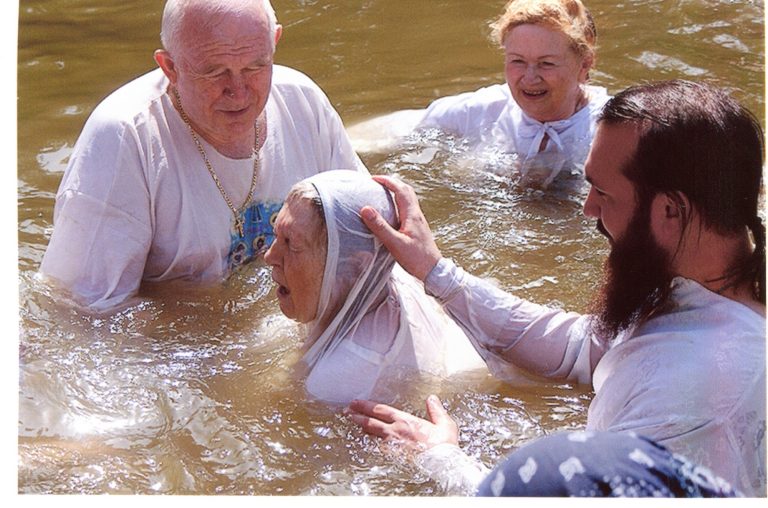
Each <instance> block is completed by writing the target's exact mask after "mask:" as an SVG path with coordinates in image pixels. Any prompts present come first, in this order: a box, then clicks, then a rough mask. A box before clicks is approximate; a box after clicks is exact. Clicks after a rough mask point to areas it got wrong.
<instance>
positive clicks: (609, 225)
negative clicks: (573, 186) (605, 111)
mask: <svg viewBox="0 0 768 508" xmlns="http://www.w3.org/2000/svg"><path fill="white" fill-rule="evenodd" d="M638 139H639V133H638V130H637V127H636V126H635V125H634V124H620V125H606V124H599V126H598V128H597V131H596V133H595V138H594V140H593V142H592V149H591V151H590V152H589V157H588V158H587V162H586V164H585V166H584V173H585V175H586V179H587V181H588V182H589V184H590V186H591V187H590V189H589V194H588V195H587V200H586V201H585V202H584V215H586V216H587V217H591V218H593V219H597V221H598V222H597V223H598V229H600V230H601V232H602V233H603V234H605V235H606V236H607V237H608V240H609V241H610V242H611V243H612V244H613V243H614V242H615V241H616V240H619V239H620V238H621V237H622V235H623V234H624V231H625V230H626V228H627V226H628V225H629V222H630V221H631V220H632V216H633V214H634V211H635V201H636V197H635V190H634V186H633V185H632V182H630V181H629V179H628V178H627V177H626V176H624V174H623V172H622V169H623V168H624V166H625V165H626V164H627V163H628V162H629V161H630V159H631V158H632V156H633V154H634V153H635V150H636V149H637V142H638Z"/></svg>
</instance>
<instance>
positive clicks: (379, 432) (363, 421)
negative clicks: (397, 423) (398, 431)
mask: <svg viewBox="0 0 768 508" xmlns="http://www.w3.org/2000/svg"><path fill="white" fill-rule="evenodd" d="M347 417H348V418H349V419H350V420H352V422H354V423H356V424H357V425H359V426H360V427H361V428H362V429H363V431H364V432H365V433H366V434H372V435H374V436H377V437H381V438H387V437H390V432H389V428H390V426H391V424H389V423H384V422H382V421H381V420H378V419H376V418H371V417H370V416H366V415H364V414H360V413H352V412H347Z"/></svg>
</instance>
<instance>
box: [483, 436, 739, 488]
mask: <svg viewBox="0 0 768 508" xmlns="http://www.w3.org/2000/svg"><path fill="white" fill-rule="evenodd" d="M477 495H478V496H526V497H534V496H547V497H555V496H564V497H736V496H739V493H738V492H735V491H734V490H733V488H732V487H731V485H730V484H729V483H728V482H726V481H725V480H723V479H721V478H718V477H717V476H715V475H714V474H712V472H710V471H709V470H708V469H707V468H704V467H701V466H696V465H694V464H691V463H690V462H689V461H688V460H686V459H685V458H684V457H682V456H680V455H677V454H673V453H671V452H670V451H668V450H667V449H666V448H664V447H663V446H660V445H658V444H656V443H654V442H653V441H650V440H648V439H646V438H643V437H640V436H637V435H634V434H632V433H626V434H624V433H612V432H590V431H584V432H567V433H561V434H555V435H552V436H547V437H545V438H542V439H539V440H536V441H534V442H532V443H530V444H528V445H526V446H523V447H522V448H520V449H519V450H517V451H515V452H514V453H512V454H511V455H510V456H508V457H507V459H506V460H504V461H503V462H502V463H501V464H499V465H498V466H497V467H496V468H495V469H494V470H493V471H492V472H491V474H489V475H488V476H487V477H486V478H485V480H483V482H482V483H481V484H480V487H479V489H478V492H477Z"/></svg>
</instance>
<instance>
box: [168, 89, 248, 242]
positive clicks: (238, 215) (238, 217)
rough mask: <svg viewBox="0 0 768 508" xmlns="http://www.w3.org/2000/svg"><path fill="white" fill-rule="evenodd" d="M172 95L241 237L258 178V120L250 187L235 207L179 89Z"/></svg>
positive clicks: (174, 90)
mask: <svg viewBox="0 0 768 508" xmlns="http://www.w3.org/2000/svg"><path fill="white" fill-rule="evenodd" d="M173 95H174V97H175V98H176V104H178V106H179V114H181V119H182V120H184V123H185V124H187V127H188V128H189V133H190V134H191V135H192V139H193V140H194V142H195V145H197V151H198V152H200V155H201V156H202V157H203V162H205V167H206V169H208V173H210V175H211V177H212V178H213V182H214V183H215V184H216V187H217V188H218V189H219V192H220V193H221V196H222V197H223V198H224V201H226V203H227V206H228V207H229V209H230V210H232V215H233V216H234V217H235V228H236V229H237V233H238V234H239V235H240V238H242V237H243V216H242V214H243V210H244V209H245V207H246V206H248V203H250V202H251V198H253V192H254V191H255V190H256V180H257V179H258V173H259V152H258V150H257V149H256V148H255V147H256V146H258V144H259V121H258V119H256V124H255V126H254V127H255V129H256V142H255V143H254V149H253V177H251V188H250V189H249V190H248V196H246V198H245V201H244V202H243V205H242V206H241V207H240V208H235V205H233V204H232V200H231V199H229V195H228V194H227V193H226V191H225V190H224V186H222V185H221V182H220V181H219V177H218V176H217V175H216V172H215V171H214V170H213V166H211V161H209V160H208V156H207V155H206V153H205V150H204V149H203V145H202V143H200V139H198V137H197V133H196V132H195V129H193V128H192V124H191V123H190V121H189V117H188V116H187V112H186V111H184V108H183V107H182V106H181V97H180V96H179V91H178V90H177V89H176V88H174V89H173Z"/></svg>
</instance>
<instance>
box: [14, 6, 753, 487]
mask: <svg viewBox="0 0 768 508" xmlns="http://www.w3.org/2000/svg"><path fill="white" fill-rule="evenodd" d="M160 4H161V3H160V2H157V1H156V0H136V1H134V2H130V3H115V2H108V1H106V0H87V1H86V0H84V1H80V2H70V1H66V0H36V1H34V2H25V3H23V4H22V5H21V7H20V35H19V54H18V57H19V58H18V79H19V127H18V136H19V137H18V140H19V143H18V157H19V163H18V165H19V167H18V211H19V270H20V273H19V278H20V320H21V334H20V341H19V425H18V434H19V446H18V460H19V462H18V463H19V482H18V489H19V492H22V493H169V494H216V493H228V494H374V495H389V494H407V495H429V494H441V493H442V492H441V490H440V488H439V486H438V485H436V484H434V483H433V482H431V481H429V480H428V479H426V478H424V477H423V476H421V475H420V474H419V472H418V471H416V470H415V469H414V468H413V467H412V466H411V465H410V464H409V463H408V462H406V461H403V460H401V457H400V455H399V453H400V451H398V450H396V449H391V448H390V447H388V446H386V445H384V444H382V443H379V442H378V441H376V440H373V439H370V438H368V437H366V436H364V435H362V433H361V432H360V431H359V430H358V429H357V428H355V427H353V426H352V425H351V424H350V423H349V422H347V421H346V420H345V419H344V418H343V417H342V416H341V415H340V414H339V412H338V411H337V410H336V408H329V407H327V406H324V405H321V404H316V403H313V402H311V401H308V400H307V398H306V395H305V394H304V392H303V390H302V387H301V383H300V380H297V379H296V378H295V376H294V375H293V371H292V365H293V362H295V360H296V358H297V352H296V351H297V348H298V346H299V334H298V333H297V330H296V328H295V327H294V325H293V324H291V323H290V322H288V321H286V320H285V319H284V318H283V317H282V316H281V315H280V313H279V310H278V307H277V305H276V301H275V299H274V296H273V295H272V294H270V291H271V282H270V278H269V271H268V270H267V268H266V267H264V265H263V264H262V263H259V262H257V263H253V264H252V265H250V266H248V267H246V268H245V269H244V270H242V271H240V272H238V273H237V274H235V275H234V276H233V277H232V278H231V279H230V280H228V281H227V282H226V283H224V284H223V285H222V286H220V287H215V288H197V289H193V288H189V287H186V286H184V285H180V284H168V285H164V286H161V287H147V288H144V290H143V292H142V297H141V299H139V300H138V301H137V302H135V304H134V305H132V306H131V307H129V308H127V309H125V310H123V311H122V312H120V313H118V314H116V315H113V316H109V317H101V318H96V317H93V316H88V315H85V314H83V313H79V312H77V311H74V310H72V309H70V308H68V307H66V306H62V305H60V304H59V303H60V302H59V301H58V300H59V297H58V295H56V294H54V293H52V292H51V291H50V290H49V289H48V288H47V287H45V286H43V285H41V284H40V283H39V282H38V281H37V280H36V279H35V277H34V273H35V270H36V269H37V266H38V265H39V262H40V260H41V258H42V254H43V252H44V251H45V246H46V245H47V242H48V238H49V236H50V232H51V228H52V210H53V200H54V195H55V191H56V188H57V186H58V183H59V180H60V179H61V175H62V171H63V169H64V167H65V165H66V161H67V158H68V156H69V154H70V153H71V149H72V146H73V144H74V141H75V139H76V137H77V135H78V133H79V131H80V129H81V127H82V125H83V123H84V121H85V119H86V117H87V115H88V114H89V113H90V111H91V110H92V109H93V107H94V106H95V104H96V103H97V102H98V101H99V100H100V99H101V98H102V97H104V96H105V95H106V94H107V93H109V92H110V91H111V90H112V89H114V88H115V87H116V86H118V85H119V84H121V83H123V82H125V81H127V80H129V79H131V78H132V77H134V76H137V75H139V74H141V73H143V72H145V71H146V70H148V69H150V68H151V67H152V60H151V54H152V50H153V49H155V47H156V46H157V33H158V31H159V19H160ZM501 4H502V2H501V1H497V0H493V1H491V0H482V1H477V2H471V7H470V3H469V2H463V1H459V0H441V1H434V2H408V1H405V0H386V1H385V0H366V1H364V2H359V1H352V0H340V1H335V2H328V1H323V0H274V5H275V7H276V9H277V11H278V16H279V18H280V21H281V22H282V23H283V24H284V26H285V34H284V37H283V39H282V41H281V43H280V45H279V47H278V53H277V61H278V62H279V63H283V64H286V65H290V66H294V67H296V68H299V69H301V70H303V71H304V72H306V73H307V74H309V75H310V76H312V77H313V78H314V79H315V80H316V81H317V82H318V83H319V84H320V85H321V86H322V87H323V88H324V89H325V90H326V92H327V93H328V95H329V97H330V98H331V100H332V102H333V103H334V104H335V105H336V107H337V108H338V110H339V112H340V113H341V115H342V117H343V118H344V120H345V122H347V123H348V124H351V123H354V122H357V121H359V120H363V119H366V118H369V117H372V116H375V115H379V114H382V113H387V112H390V111H394V110H399V109H405V108H419V107H424V106H425V105H426V104H427V103H428V102H429V101H431V100H432V99H433V98H434V97H437V96H442V95H447V94H452V93H457V92H460V91H467V90H473V89H476V88H479V87H481V86H485V85H488V84H490V83H496V82H500V81H501V80H502V73H501V55H500V54H499V53H498V52H496V51H495V50H494V49H493V48H492V47H491V45H490V43H489V42H487V40H486V39H485V38H484V34H485V23H486V21H487V20H489V19H491V18H492V17H494V16H495V15H496V14H497V12H498V11H499V9H500V7H501ZM588 5H589V6H590V7H591V9H592V11H593V13H594V15H595V17H596V19H597V22H598V29H599V31H600V50H599V51H600V52H599V57H598V64H597V65H598V67H597V71H596V72H594V73H593V76H592V79H593V81H594V82H595V84H598V85H602V86H606V87H608V89H609V91H610V92H615V91H616V90H618V89H620V88H623V87H624V86H627V85H629V84H631V83H633V82H636V81H642V80H647V79H663V78H672V77H686V78H693V79H700V78H706V79H707V80H709V81H711V82H714V83H716V84H720V85H724V86H729V87H731V88H733V90H734V94H735V95H736V97H738V98H739V99H741V100H743V101H744V102H745V103H746V104H747V105H748V106H749V107H750V108H751V109H752V110H754V111H756V112H758V113H760V115H761V118H762V111H763V104H764V99H763V95H764V74H763V59H764V41H763V26H764V23H763V3H762V2H761V1H760V2H748V1H725V0H723V1H718V0H680V1H676V2H658V1H653V0H632V1H628V2H622V3H615V2H609V1H603V0H599V1H598V0H594V1H590V2H588ZM422 141H425V140H422ZM426 141H429V142H428V143H416V144H413V145H405V146H402V147H400V148H399V149H396V150H393V151H391V152H388V153H382V154H365V155H364V159H365V162H366V163H367V164H368V166H369V167H370V168H371V171H372V172H374V173H396V174H399V175H400V176H402V177H403V178H405V179H406V180H408V181H409V182H411V183H412V184H413V185H414V186H415V187H416V189H417V190H418V192H419V194H420V196H422V200H423V208H424V209H425V212H426V214H427V217H428V218H429V220H430V223H431V225H432V227H433V229H434V230H435V232H436V235H437V237H438V240H439V243H440V245H441V247H442V249H443V251H444V253H445V254H446V255H447V256H451V257H453V258H454V259H456V260H458V261H459V263H460V264H461V265H462V266H464V267H465V268H467V269H468V270H470V271H472V272H474V273H477V274H479V275H483V276H486V277H491V278H493V279H495V280H496V281H497V282H498V283H499V285H500V286H502V287H504V288H506V289H510V290H514V291H516V292H517V293H519V294H520V295H521V296H524V297H527V298H531V299H534V300H535V301H538V302H541V303H549V304H551V305H554V306H561V307H566V308H569V309H577V310H580V309H583V307H584V303H585V302H586V301H587V300H588V297H589V295H590V294H591V292H592V289H593V287H592V281H594V280H595V279H596V278H597V275H598V273H599V269H600V262H601V259H602V256H603V254H604V253H605V249H606V246H605V245H604V242H603V240H602V239H601V238H599V237H598V235H597V234H596V233H595V232H594V231H593V227H592V225H591V224H590V223H589V222H588V221H586V220H585V219H584V218H583V217H582V215H581V201H582V199H583V197H584V190H585V189H584V188H583V185H582V182H581V181H580V180H579V179H577V178H574V179H567V178H566V179H563V180H562V181H556V182H555V184H553V186H552V187H551V188H550V189H549V190H548V191H547V193H546V194H545V193H542V192H539V191H535V190H531V189H526V188H523V187H521V186H520V185H519V184H518V183H517V182H516V180H515V178H513V177H510V176H509V175H506V174H504V172H503V171H498V169H499V168H503V166H504V164H505V163H506V162H505V161H504V160H495V159H494V154H492V153H490V154H483V156H482V157H478V156H477V155H478V154H472V153H469V154H468V153H467V151H466V147H463V146H462V145H461V143H460V142H457V141H455V140H451V139H450V138H446V137H441V138H439V139H432V140H426ZM415 388H416V389H415V390H414V392H415V393H414V395H413V396H412V397H410V398H408V399H404V400H400V401H398V404H400V405H401V406H403V407H405V408H406V409H410V410H413V411H419V412H421V411H422V407H423V396H424V395H426V394H427V393H428V392H430V391H437V392H438V393H440V395H441V397H442V398H443V400H444V402H445V403H446V405H447V406H448V407H449V410H450V412H451V413H452V414H453V415H454V416H455V417H456V419H457V420H458V422H459V424H460V427H461V428H462V445H463V446H464V447H465V448H466V449H467V450H468V451H469V452H470V453H472V454H473V455H475V456H477V457H479V458H480V459H481V460H482V461H483V462H485V463H486V464H487V465H491V464H493V463H494V462H495V461H497V460H498V459H499V458H500V457H502V456H503V455H504V454H505V453H507V452H508V451H510V450H511V449H513V448H515V447H517V446H519V445H521V444H523V443H525V442H527V441H529V440H531V439H533V438H536V437H538V436H541V435H544V434H547V433H551V432H555V431H558V430H561V429H567V428H577V427H580V426H583V425H584V422H585V421H586V408H587V406H588V404H589V400H590V393H589V391H588V390H587V389H586V388H583V387H574V386H570V385H560V384H549V385H542V386H538V387H526V388H512V387H509V386H506V385H503V384H501V383H499V382H496V381H494V380H492V379H490V378H489V379H486V380H485V381H483V382H481V383H466V382H462V380H455V381H449V382H445V381H444V382H439V381H437V380H436V381H435V382H427V383H425V384H424V385H423V386H417V387H415Z"/></svg>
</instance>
